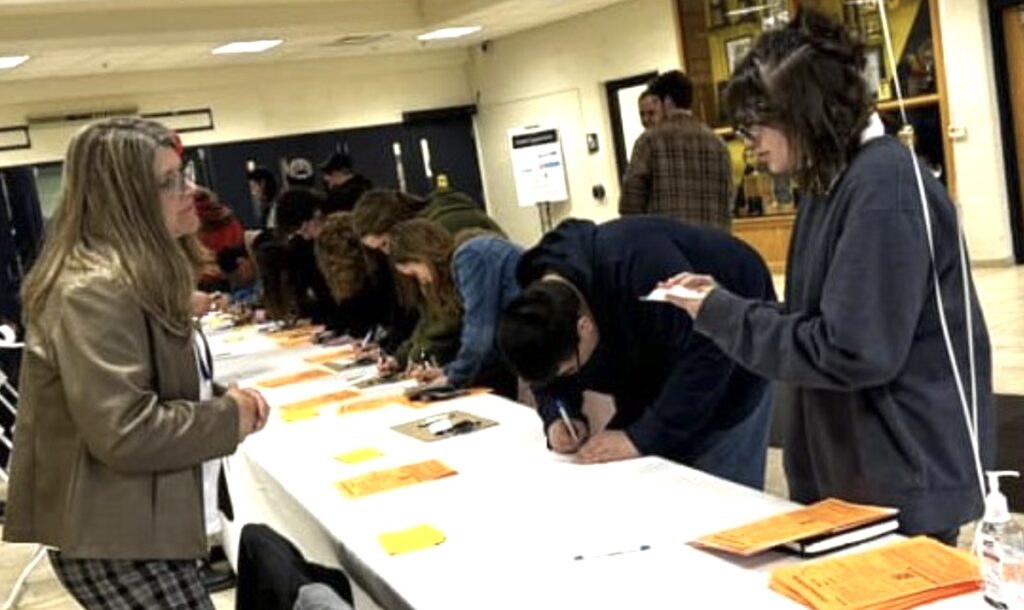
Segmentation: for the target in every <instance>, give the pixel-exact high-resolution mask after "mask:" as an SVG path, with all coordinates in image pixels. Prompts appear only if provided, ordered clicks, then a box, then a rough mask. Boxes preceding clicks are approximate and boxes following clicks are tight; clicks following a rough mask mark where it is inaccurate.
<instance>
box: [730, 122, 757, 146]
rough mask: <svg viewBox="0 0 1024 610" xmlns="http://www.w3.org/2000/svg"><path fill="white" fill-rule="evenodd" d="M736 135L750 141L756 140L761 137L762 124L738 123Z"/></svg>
mask: <svg viewBox="0 0 1024 610" xmlns="http://www.w3.org/2000/svg"><path fill="white" fill-rule="evenodd" d="M735 132H736V135H737V136H739V137H741V138H743V139H744V140H747V141H748V142H755V141H757V139H758V138H760V137H761V126H760V125H737V126H736V129H735Z"/></svg>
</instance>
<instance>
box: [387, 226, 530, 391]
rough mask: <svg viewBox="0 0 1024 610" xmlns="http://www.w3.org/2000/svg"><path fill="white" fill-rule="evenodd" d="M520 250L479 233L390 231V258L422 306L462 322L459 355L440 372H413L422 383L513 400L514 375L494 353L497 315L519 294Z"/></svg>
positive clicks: (412, 228) (433, 369) (425, 229)
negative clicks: (415, 287)
mask: <svg viewBox="0 0 1024 610" xmlns="http://www.w3.org/2000/svg"><path fill="white" fill-rule="evenodd" d="M522 252H523V249H522V248H520V247H519V246H517V245H515V244H513V243H511V242H510V241H508V240H507V239H505V238H503V237H501V236H500V235H496V234H495V233H492V232H489V231H484V230H482V229H469V230H466V231H460V232H459V234H458V235H456V236H455V237H454V238H453V237H452V236H451V234H450V233H448V231H445V230H444V228H443V227H441V226H440V225H438V224H437V223H434V222H430V221H429V220H422V219H414V220H408V221H405V222H402V223H399V224H398V225H396V226H395V228H394V229H392V230H391V258H392V260H393V261H394V263H395V267H396V268H397V269H398V272H399V273H401V274H403V275H405V276H408V277H411V278H413V279H414V280H415V281H416V282H417V284H419V287H420V292H421V294H422V295H423V298H424V299H425V300H426V302H427V306H428V307H431V308H436V309H442V310H445V311H449V312H451V313H453V314H455V315H460V314H461V317H462V333H461V336H460V341H459V351H458V353H457V354H456V355H455V359H454V360H452V361H451V362H448V363H447V364H445V365H444V366H443V367H434V366H425V367H422V368H419V369H417V370H416V371H414V377H416V378H417V379H418V380H419V381H420V382H423V383H434V384H451V385H453V386H456V387H465V386H468V385H481V386H485V387H489V388H492V389H493V390H494V391H495V393H497V394H500V395H502V396H505V397H507V398H511V399H512V400H515V399H516V398H517V394H518V392H517V390H518V385H517V383H516V378H515V375H514V374H513V373H512V371H510V370H509V369H508V367H507V366H505V364H504V363H503V362H501V360H500V358H499V357H498V354H497V352H496V351H495V349H494V333H495V330H496V329H497V327H498V319H499V318H500V316H501V312H502V310H503V309H504V308H505V306H507V305H508V304H509V302H511V301H512V299H513V298H515V297H516V296H517V295H518V294H519V284H518V283H517V282H516V264H518V263H519V257H520V256H521V255H522Z"/></svg>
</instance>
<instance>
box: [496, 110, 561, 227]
mask: <svg viewBox="0 0 1024 610" xmlns="http://www.w3.org/2000/svg"><path fill="white" fill-rule="evenodd" d="M508 137H509V142H510V143H511V147H510V150H511V151H512V173H513V174H514V175H515V183H516V198H517V199H518V200H519V205H520V206H522V207H531V206H535V205H537V204H539V203H554V202H557V201H568V199H569V187H568V185H567V183H566V176H565V159H564V158H563V156H562V142H561V140H560V139H559V136H558V130H557V129H555V128H553V127H540V126H531V127H520V128H516V129H509V130H508Z"/></svg>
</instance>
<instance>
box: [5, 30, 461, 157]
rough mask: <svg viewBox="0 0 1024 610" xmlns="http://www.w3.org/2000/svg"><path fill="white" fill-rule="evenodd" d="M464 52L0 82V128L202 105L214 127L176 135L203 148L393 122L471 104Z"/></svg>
mask: <svg viewBox="0 0 1024 610" xmlns="http://www.w3.org/2000/svg"><path fill="white" fill-rule="evenodd" d="M468 59H469V55H468V53H467V52H466V51H465V50H464V49H455V50H450V51H439V52H430V53H416V54H409V55H391V56H388V55H382V56H372V57H361V58H350V59H337V60H330V61H317V62H308V61H307V62H292V63H279V64H262V65H261V64H249V65H240V66H238V67H235V68H216V69H205V70H181V71H166V72H151V73H134V74H118V75H110V76H100V77H86V78H74V79H58V80H38V81H36V80H33V81H22V82H18V81H13V82H7V83H2V84H0V125H12V124H23V123H24V122H25V117H26V116H27V115H30V114H33V115H37V114H43V113H51V112H67V111H78V110H83V109H95V108H110V107H123V106H129V107H131V106H136V107H138V108H139V110H140V111H141V112H158V111H165V110H172V109H189V108H205V107H209V108H212V110H213V115H214V122H215V124H216V129H214V130H213V131H205V132H195V133H190V134H185V136H184V138H185V143H186V144H208V143H214V142H225V141H237V140H246V139H253V138H262V137H271V136H278V135H285V134H295V133H303V132H313V131H323V130H328V129H337V128H344V127H355V126H363V125H377V124H382V123H396V122H399V121H401V114H402V112H403V111H407V110H417V109H424V108H437V107H442V106H451V105H458V104H468V103H470V102H471V101H472V98H471V96H470V93H469V88H468V85H467V78H466V68H467V62H468ZM77 127H78V126H75V125H66V124H65V125H58V126H41V127H38V128H33V129H32V130H31V135H32V148H30V149H27V150H23V151H11V152H0V166H9V165H19V164H24V163H39V162H45V161H53V160H56V159H59V158H61V156H62V155H63V153H64V149H65V148H66V145H67V140H68V138H69V137H70V135H71V134H72V133H74V131H75V129H77Z"/></svg>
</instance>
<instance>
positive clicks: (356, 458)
mask: <svg viewBox="0 0 1024 610" xmlns="http://www.w3.org/2000/svg"><path fill="white" fill-rule="evenodd" d="M382 455H384V453H383V452H381V451H380V450H377V449H373V448H371V447H363V448H362V449H356V450H354V451H349V452H348V453H343V454H341V455H339V456H338V457H336V458H334V459H336V460H338V461H339V462H344V463H346V464H362V463H363V462H365V461H367V460H372V459H373V458H379V457H380V456H382Z"/></svg>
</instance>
